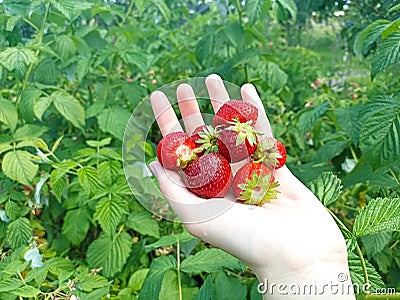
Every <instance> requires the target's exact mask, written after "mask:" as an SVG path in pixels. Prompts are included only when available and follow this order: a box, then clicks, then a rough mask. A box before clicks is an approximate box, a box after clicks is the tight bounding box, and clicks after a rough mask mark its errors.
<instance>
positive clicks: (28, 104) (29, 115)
mask: <svg viewBox="0 0 400 300" xmlns="http://www.w3.org/2000/svg"><path fill="white" fill-rule="evenodd" d="M40 93H41V92H40V90H38V89H36V88H33V87H27V88H26V89H25V90H24V91H23V92H22V94H21V102H20V103H19V106H18V112H19V113H20V115H21V116H22V118H23V119H24V120H25V121H26V122H30V123H32V122H33V121H34V119H35V112H34V109H33V107H34V104H35V101H36V99H38V98H39V97H40Z"/></svg>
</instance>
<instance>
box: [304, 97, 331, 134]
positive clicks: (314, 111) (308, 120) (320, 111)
mask: <svg viewBox="0 0 400 300" xmlns="http://www.w3.org/2000/svg"><path fill="white" fill-rule="evenodd" d="M328 108H329V103H328V102H324V103H321V104H318V105H315V106H311V107H309V108H306V109H304V110H302V111H301V112H300V115H299V120H298V124H297V126H298V128H299V131H300V132H301V133H306V132H307V131H308V130H310V129H311V128H312V127H313V126H314V124H315V122H316V121H317V120H318V119H319V118H321V117H322V116H323V115H324V114H325V112H326V111H327V110H328Z"/></svg>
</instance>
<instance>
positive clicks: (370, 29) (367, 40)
mask: <svg viewBox="0 0 400 300" xmlns="http://www.w3.org/2000/svg"><path fill="white" fill-rule="evenodd" d="M389 24H390V22H389V21H387V20H376V21H375V22H373V23H371V24H369V25H368V26H367V27H366V28H365V29H364V30H363V31H361V32H360V33H359V34H358V35H357V37H356V39H355V40H354V46H353V51H354V54H355V55H356V56H357V57H358V59H359V60H362V59H363V58H364V55H365V54H366V53H367V52H368V51H369V49H370V48H371V46H372V44H373V43H374V42H376V41H378V40H379V39H380V37H381V35H382V32H383V31H384V30H385V29H386V28H387V27H388V26H389Z"/></svg>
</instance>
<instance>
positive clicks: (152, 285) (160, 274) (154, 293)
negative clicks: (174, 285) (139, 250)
mask: <svg viewBox="0 0 400 300" xmlns="http://www.w3.org/2000/svg"><path fill="white" fill-rule="evenodd" d="M176 266H177V262H176V259H175V257H173V256H171V255H168V256H160V257H158V258H156V259H154V260H153V262H152V263H151V265H150V271H149V272H148V273H147V276H146V279H145V280H144V283H143V286H142V289H141V290H140V294H139V300H147V299H158V297H159V293H160V289H161V284H162V281H163V279H164V275H165V273H166V272H167V271H168V270H171V269H175V268H176Z"/></svg>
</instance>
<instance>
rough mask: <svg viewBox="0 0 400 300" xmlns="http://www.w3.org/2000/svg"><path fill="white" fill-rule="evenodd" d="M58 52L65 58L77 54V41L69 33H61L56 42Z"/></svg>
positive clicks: (55, 46)
mask: <svg viewBox="0 0 400 300" xmlns="http://www.w3.org/2000/svg"><path fill="white" fill-rule="evenodd" d="M54 48H55V50H56V52H57V53H58V54H59V55H60V56H61V57H62V58H64V59H68V58H69V57H71V56H73V55H75V54H76V47H75V43H74V41H73V40H72V38H71V36H69V35H65V34H63V35H59V36H57V37H56V39H55V42H54Z"/></svg>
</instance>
